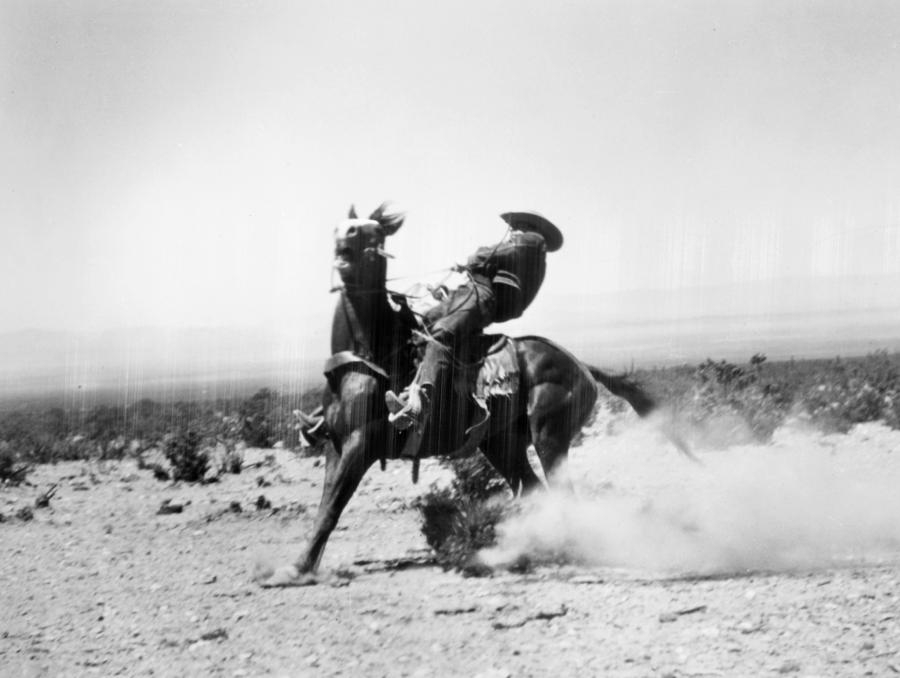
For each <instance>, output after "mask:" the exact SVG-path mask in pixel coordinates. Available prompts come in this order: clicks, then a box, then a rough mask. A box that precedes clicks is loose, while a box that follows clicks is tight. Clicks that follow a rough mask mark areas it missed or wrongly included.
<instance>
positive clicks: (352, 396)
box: [257, 375, 387, 586]
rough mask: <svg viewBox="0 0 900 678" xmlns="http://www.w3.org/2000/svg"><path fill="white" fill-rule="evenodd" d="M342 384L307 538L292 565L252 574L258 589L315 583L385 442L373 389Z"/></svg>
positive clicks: (383, 418) (380, 406) (366, 385)
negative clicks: (343, 516)
mask: <svg viewBox="0 0 900 678" xmlns="http://www.w3.org/2000/svg"><path fill="white" fill-rule="evenodd" d="M358 376H361V375H358ZM344 381H345V384H344V388H342V398H341V400H340V402H339V403H338V404H337V406H336V409H335V416H334V421H333V422H330V428H331V429H332V442H333V447H331V446H330V447H329V450H328V452H327V459H326V464H325V482H324V485H323V488H322V500H321V501H320V502H319V510H318V512H317V513H316V519H315V522H314V523H313V528H312V532H311V533H310V536H309V538H308V540H307V542H306V546H305V548H304V549H303V552H302V553H301V555H300V557H299V558H298V559H297V561H296V562H295V563H294V564H293V565H288V566H284V567H280V568H278V569H276V570H274V571H262V572H258V573H257V581H259V583H260V584H261V585H263V586H302V585H305V584H312V583H315V576H314V573H315V571H316V568H317V567H318V565H319V561H320V560H321V558H322V553H323V551H324V549H325V544H326V543H327V542H328V538H329V537H330V536H331V533H332V532H333V531H334V528H335V527H336V526H337V522H338V519H339V518H340V517H341V513H342V512H343V510H344V508H345V507H346V506H347V503H348V502H349V501H350V498H351V497H352V496H353V493H354V492H355V491H356V488H357V487H359V483H360V481H361V480H362V478H363V476H364V475H365V474H366V471H367V470H368V469H369V467H370V466H371V465H372V464H373V463H374V462H375V460H376V459H377V458H378V457H379V451H380V446H381V445H384V444H385V442H386V441H385V434H386V431H387V420H386V410H384V405H383V401H381V400H380V398H383V395H381V391H380V390H379V389H378V388H377V387H376V386H377V385H376V384H373V383H368V382H366V381H362V382H360V380H358V379H355V378H354V379H345V380H344ZM348 381H349V383H346V382H348ZM376 399H379V400H376Z"/></svg>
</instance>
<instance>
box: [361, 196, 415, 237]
mask: <svg viewBox="0 0 900 678" xmlns="http://www.w3.org/2000/svg"><path fill="white" fill-rule="evenodd" d="M388 205H389V203H387V202H383V203H381V204H380V205H379V206H378V207H377V208H376V209H375V211H374V212H372V214H370V215H369V219H374V220H375V221H377V222H378V223H379V224H381V227H382V228H383V229H384V234H385V235H394V233H396V232H397V231H399V230H400V227H401V226H402V225H403V220H404V219H406V215H405V214H404V213H403V212H390V211H388Z"/></svg>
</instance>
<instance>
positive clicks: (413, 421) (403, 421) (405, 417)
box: [384, 384, 424, 431]
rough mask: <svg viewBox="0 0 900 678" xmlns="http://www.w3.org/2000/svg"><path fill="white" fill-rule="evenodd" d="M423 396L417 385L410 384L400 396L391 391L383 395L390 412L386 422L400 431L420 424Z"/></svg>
mask: <svg viewBox="0 0 900 678" xmlns="http://www.w3.org/2000/svg"><path fill="white" fill-rule="evenodd" d="M423 395H424V393H423V389H422V388H421V387H420V386H419V385H418V384H410V385H409V387H408V388H407V389H406V390H404V391H403V392H402V393H401V394H400V395H397V394H396V393H394V392H393V391H388V392H387V393H385V394H384V402H385V405H387V408H388V412H390V414H389V415H388V421H389V422H391V423H392V424H393V425H394V426H395V427H396V428H397V429H398V430H400V431H405V430H406V429H408V428H410V427H411V426H413V425H418V424H420V423H421V422H420V419H421V417H422V409H423V404H422V396H423Z"/></svg>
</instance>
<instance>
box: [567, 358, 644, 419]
mask: <svg viewBox="0 0 900 678" xmlns="http://www.w3.org/2000/svg"><path fill="white" fill-rule="evenodd" d="M585 367H586V368H587V369H588V371H589V372H590V373H591V376H592V377H593V378H594V379H595V380H596V381H597V383H599V384H600V385H601V386H603V387H605V388H606V390H608V391H609V392H610V393H612V394H613V395H614V396H618V397H620V398H624V399H625V400H627V401H628V404H629V405H631V406H632V407H633V408H634V411H635V412H637V413H638V415H639V416H641V417H646V416H647V415H648V414H650V413H651V412H653V411H654V410H655V409H656V407H657V402H656V400H654V399H653V397H652V396H650V394H649V393H647V392H646V391H645V390H644V389H642V388H641V387H640V385H639V384H638V383H637V382H636V381H634V379H631V378H630V377H629V376H628V375H625V374H607V373H606V372H604V371H603V370H601V369H600V368H598V367H594V366H593V365H587V364H585Z"/></svg>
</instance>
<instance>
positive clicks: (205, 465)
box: [165, 430, 209, 483]
mask: <svg viewBox="0 0 900 678" xmlns="http://www.w3.org/2000/svg"><path fill="white" fill-rule="evenodd" d="M202 445H203V437H202V436H201V435H200V434H199V433H197V432H196V431H190V430H189V431H184V432H181V433H176V434H173V435H170V436H169V437H168V438H167V440H166V442H165V456H166V459H168V461H169V463H170V464H171V465H172V480H176V481H177V480H183V481H185V482H188V483H195V482H200V481H202V480H203V477H204V476H205V475H206V472H207V471H208V470H209V452H208V451H207V450H206V449H204V448H203V447H202Z"/></svg>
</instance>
